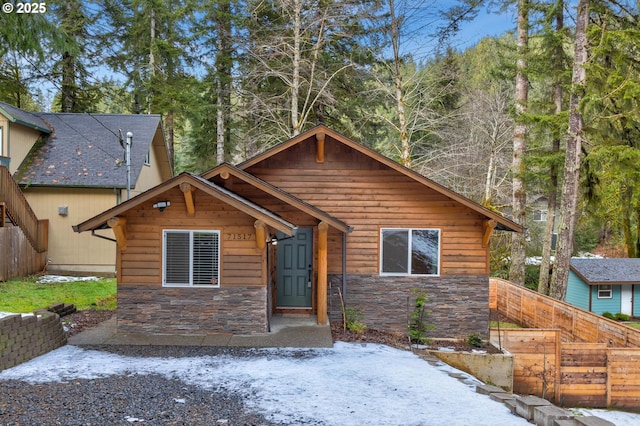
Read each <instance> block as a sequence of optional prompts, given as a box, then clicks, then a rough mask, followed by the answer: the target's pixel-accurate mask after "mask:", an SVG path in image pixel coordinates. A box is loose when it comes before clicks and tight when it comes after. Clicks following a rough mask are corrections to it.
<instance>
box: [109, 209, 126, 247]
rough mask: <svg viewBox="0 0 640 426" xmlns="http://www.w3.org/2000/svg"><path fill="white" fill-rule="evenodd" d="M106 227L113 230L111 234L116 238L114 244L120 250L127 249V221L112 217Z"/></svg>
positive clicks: (122, 218)
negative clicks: (115, 243)
mask: <svg viewBox="0 0 640 426" xmlns="http://www.w3.org/2000/svg"><path fill="white" fill-rule="evenodd" d="M107 225H109V227H110V228H111V229H113V234H114V235H115V236H116V242H117V244H118V248H119V249H120V250H126V249H127V232H126V226H127V219H125V218H124V217H112V218H110V219H109V220H107Z"/></svg>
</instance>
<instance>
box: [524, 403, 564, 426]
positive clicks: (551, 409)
mask: <svg viewBox="0 0 640 426" xmlns="http://www.w3.org/2000/svg"><path fill="white" fill-rule="evenodd" d="M557 420H573V414H571V413H570V412H569V411H567V410H564V409H562V408H560V407H556V406H555V405H543V406H540V407H536V408H534V410H533V422H534V423H535V424H536V425H537V426H554V424H555V422H556V421H557Z"/></svg>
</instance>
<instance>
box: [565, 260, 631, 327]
mask: <svg viewBox="0 0 640 426" xmlns="http://www.w3.org/2000/svg"><path fill="white" fill-rule="evenodd" d="M635 300H639V301H640V259H571V269H570V271H569V281H568V284H567V294H566V297H565V301H566V302H567V303H570V304H572V305H573V306H576V307H578V308H581V309H584V310H587V311H591V312H593V313H596V314H599V315H602V314H603V313H604V312H610V313H612V314H617V313H623V314H627V315H631V316H637V317H640V303H637V304H636V303H634V301H635Z"/></svg>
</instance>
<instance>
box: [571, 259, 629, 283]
mask: <svg viewBox="0 0 640 426" xmlns="http://www.w3.org/2000/svg"><path fill="white" fill-rule="evenodd" d="M571 270H572V271H573V272H575V273H576V274H577V275H578V276H579V277H580V278H582V280H583V281H584V282H586V283H587V284H591V285H598V284H600V285H602V284H634V283H640V259H636V258H633V259H591V258H590V259H571Z"/></svg>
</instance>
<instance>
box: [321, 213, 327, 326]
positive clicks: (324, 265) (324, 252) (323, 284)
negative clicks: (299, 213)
mask: <svg viewBox="0 0 640 426" xmlns="http://www.w3.org/2000/svg"><path fill="white" fill-rule="evenodd" d="M328 231H329V225H328V224H327V223H326V222H320V223H319V224H318V324H320V325H325V324H327V240H328V238H327V235H328Z"/></svg>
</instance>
